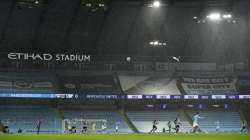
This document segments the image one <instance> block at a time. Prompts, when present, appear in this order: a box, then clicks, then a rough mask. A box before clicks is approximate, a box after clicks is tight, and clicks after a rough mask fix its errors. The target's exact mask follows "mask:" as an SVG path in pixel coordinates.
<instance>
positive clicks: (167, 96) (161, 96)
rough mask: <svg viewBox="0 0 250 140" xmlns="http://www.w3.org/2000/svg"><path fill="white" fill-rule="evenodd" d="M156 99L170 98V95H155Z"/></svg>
mask: <svg viewBox="0 0 250 140" xmlns="http://www.w3.org/2000/svg"><path fill="white" fill-rule="evenodd" d="M156 99H161V100H164V99H171V96H170V95H156Z"/></svg>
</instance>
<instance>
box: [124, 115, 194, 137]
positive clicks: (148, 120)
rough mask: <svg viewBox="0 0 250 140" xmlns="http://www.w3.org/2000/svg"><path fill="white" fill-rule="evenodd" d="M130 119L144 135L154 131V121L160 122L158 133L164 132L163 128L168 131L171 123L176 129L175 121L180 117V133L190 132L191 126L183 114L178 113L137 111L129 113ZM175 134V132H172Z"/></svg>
mask: <svg viewBox="0 0 250 140" xmlns="http://www.w3.org/2000/svg"><path fill="white" fill-rule="evenodd" d="M127 114H128V117H129V119H130V120H131V121H132V123H133V124H134V125H135V127H137V129H138V130H139V131H140V132H142V133H149V132H150V130H151V129H152V125H153V121H154V120H158V121H159V126H158V130H157V132H162V131H163V128H165V129H166V130H168V122H169V121H171V126H172V128H174V120H175V119H176V117H177V116H178V114H179V115H180V117H179V119H180V122H181V129H180V132H189V131H190V129H191V125H190V124H189V122H188V121H187V119H186V118H185V117H184V114H183V113H180V112H176V111H136V112H128V113H127ZM171 131H172V132H174V130H171Z"/></svg>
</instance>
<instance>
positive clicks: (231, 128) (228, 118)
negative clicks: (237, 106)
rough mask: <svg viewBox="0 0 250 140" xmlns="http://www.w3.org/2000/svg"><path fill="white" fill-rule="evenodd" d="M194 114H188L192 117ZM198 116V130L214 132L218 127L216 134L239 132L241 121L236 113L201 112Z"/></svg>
mask: <svg viewBox="0 0 250 140" xmlns="http://www.w3.org/2000/svg"><path fill="white" fill-rule="evenodd" d="M194 114H195V112H189V115H190V116H193V115H194ZM200 114H201V115H200V116H201V117H204V118H202V119H200V128H201V130H202V131H205V132H215V131H216V127H218V126H219V128H218V132H240V129H241V124H242V123H241V121H240V120H241V119H240V114H239V113H238V112H225V111H202V112H200Z"/></svg>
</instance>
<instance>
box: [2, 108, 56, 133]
mask: <svg viewBox="0 0 250 140" xmlns="http://www.w3.org/2000/svg"><path fill="white" fill-rule="evenodd" d="M0 120H1V121H2V123H3V124H4V125H5V126H8V127H9V130H10V133H17V131H18V129H19V128H20V129H22V132H23V133H36V132H37V131H36V126H37V122H38V120H41V121H42V124H41V131H40V132H41V133H61V120H60V119H59V118H58V117H57V116H56V114H55V113H54V112H53V110H52V109H51V108H50V107H48V106H7V105H6V106H0Z"/></svg>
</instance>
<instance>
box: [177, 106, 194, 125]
mask: <svg viewBox="0 0 250 140" xmlns="http://www.w3.org/2000/svg"><path fill="white" fill-rule="evenodd" d="M180 112H182V113H183V115H184V117H185V118H186V119H187V121H188V123H189V124H190V125H191V126H192V125H193V120H192V118H191V117H190V116H189V114H188V113H187V112H186V110H184V109H181V110H180Z"/></svg>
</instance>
